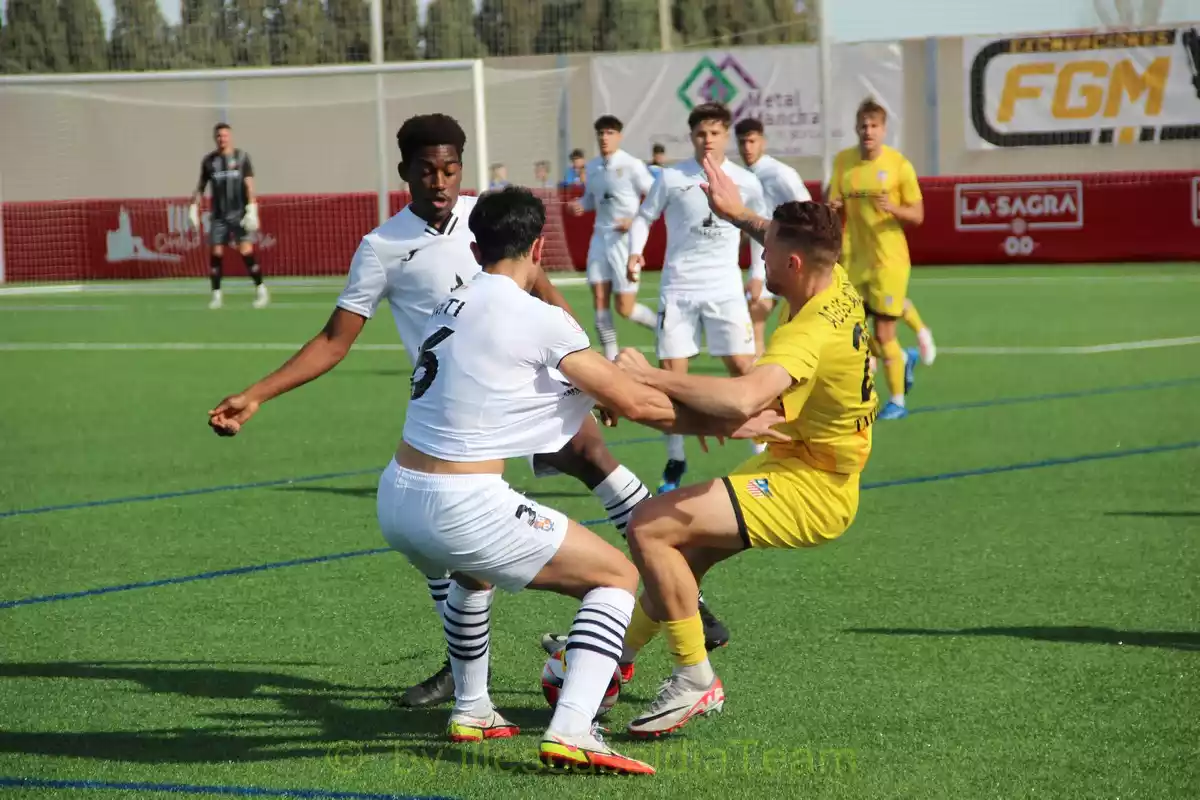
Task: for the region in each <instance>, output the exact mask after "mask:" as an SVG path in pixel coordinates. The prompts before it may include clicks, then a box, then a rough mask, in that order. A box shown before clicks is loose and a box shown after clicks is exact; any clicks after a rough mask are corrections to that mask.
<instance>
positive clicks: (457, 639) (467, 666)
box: [443, 581, 494, 715]
mask: <svg viewBox="0 0 1200 800" xmlns="http://www.w3.org/2000/svg"><path fill="white" fill-rule="evenodd" d="M493 593H494V590H493V589H488V590H486V591H482V592H480V591H472V590H470V589H464V588H463V587H462V586H459V585H458V582H457V581H451V582H450V590H449V592H448V593H447V596H446V610H445V613H444V615H443V620H444V623H445V624H444V626H443V630H445V632H446V649H447V650H449V652H450V668H451V670H452V671H453V672H454V710H455V711H456V712H461V713H466V714H475V715H483V714H485V713H487V711H488V710H489V709H490V708H491V705H492V701H491V698H490V697H488V686H487V682H488V651H489V649H490V648H489V644H490V638H489V636H488V631H489V628H490V621H491V608H492V595H493Z"/></svg>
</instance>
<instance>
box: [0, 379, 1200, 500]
mask: <svg viewBox="0 0 1200 800" xmlns="http://www.w3.org/2000/svg"><path fill="white" fill-rule="evenodd" d="M1194 383H1200V376H1193V377H1190V378H1179V379H1176V380H1169V381H1155V382H1153V383H1135V384H1132V385H1129V386H1106V387H1101V388H1099V389H1081V390H1079V391H1072V392H1055V393H1051V394H1032V395H1018V396H1016V397H997V398H994V399H991V400H978V401H972V402H967V403H947V404H943V405H936V406H915V407H913V408H910V409H909V411H908V413H909V414H910V415H911V414H938V413H943V412H946V411H965V410H969V409H976V408H991V407H993V406H1010V405H1020V404H1024V403H1040V402H1043V401H1046V400H1066V399H1074V398H1080V397H1092V396H1100V395H1110V394H1124V393H1126V392H1146V391H1151V390H1154V389H1169V388H1172V387H1177V386H1186V385H1189V384H1194ZM662 438H663V437H662V434H658V435H656V436H639V437H635V438H631V439H617V440H615V441H612V442H608V446H609V447H623V446H626V445H633V444H648V443H651V442H660V441H662ZM380 471H381V470H380V468H379V467H373V468H370V469H357V470H350V471H348V472H330V473H326V474H324V475H302V476H300V477H298V478H278V479H275V480H270V481H256V482H254V483H233V484H229V485H226V486H209V487H206V488H203V489H182V490H180V491H176V492H161V493H159V494H145V495H134V496H132V497H112V498H109V499H107V500H89V501H86V502H82V503H65V504H63V505H55V506H40V507H38V508H18V509H12V510H10V511H0V519H4V518H6V517H21V516H28V515H32V514H49V513H51V512H55V511H75V510H78V509H81V508H99V507H101V506H117V505H124V504H126V503H148V502H151V501H155V500H171V499H174V498H177V497H192V496H195V495H204V494H213V493H216V492H236V491H242V490H244V489H269V488H271V487H274V486H286V485H287V484H292V483H314V482H316V481H324V480H333V479H335V478H353V477H356V476H359V475H370V474H375V475H378V474H379V472H380Z"/></svg>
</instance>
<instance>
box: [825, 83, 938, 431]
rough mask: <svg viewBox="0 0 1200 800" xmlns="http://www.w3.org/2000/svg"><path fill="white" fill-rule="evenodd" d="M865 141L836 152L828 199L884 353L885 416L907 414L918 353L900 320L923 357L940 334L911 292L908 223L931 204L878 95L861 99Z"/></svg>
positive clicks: (929, 359) (859, 128) (860, 129)
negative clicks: (891, 136)
mask: <svg viewBox="0 0 1200 800" xmlns="http://www.w3.org/2000/svg"><path fill="white" fill-rule="evenodd" d="M855 130H856V132H857V133H858V146H857V147H851V148H849V149H847V150H843V151H842V152H840V153H838V154H837V157H836V158H835V159H834V160H833V175H832V177H831V178H830V181H829V202H830V205H832V206H833V207H834V208H836V209H838V210H839V211H841V212H842V215H843V217H844V218H845V223H846V232H845V237H844V238H843V240H842V263H843V264H844V265H846V269H847V272H848V273H849V275H850V281H851V283H853V284H854V286H855V287H856V288H857V289H858V291H859V293H860V294H861V295H862V296H863V300H865V301H866V304H867V311H868V312H869V313H870V315H871V316H872V317H873V318H874V320H875V349H876V353H875V354H876V355H877V356H882V360H883V365H884V372H885V374H886V375H887V382H888V390H889V391H890V392H891V400H890V401H889V402H888V404H887V406H886V407H885V408H884V409H883V412H882V413H881V414H880V415H879V417H880V419H900V418H902V417H905V416H907V414H908V411H907V409H906V407H905V400H904V396H905V394H906V392H907V390H908V389H910V388H911V387H912V379H913V368H914V367H915V366H916V358H917V354H916V353H915V352H907V353H906V352H905V351H903V350H902V349H901V348H900V342H899V340H898V339H897V338H896V320H897V319H900V318H904V319H905V321H906V322H907V323H908V324H909V325H911V326H912V328H913V330H915V331H916V332H917V341H918V342H919V343H920V345H921V358H922V360H923V361H925V363H926V364H931V363H933V358H934V354H935V350H934V345H933V334H932V333H931V332H930V330H929V329H928V328H927V327H925V324H924V323H923V322H922V321H921V317H920V315H919V314H918V313H917V309H916V306H914V305H913V304H912V302H911V301H909V300H908V277H909V272H910V270H911V267H912V264H911V262H910V261H909V257H908V240H907V239H906V238H905V236H904V226H905V225H920V224H921V223H922V222H923V221H924V220H925V204H924V201H923V200H922V197H921V187H920V186H919V185H918V184H917V173H916V171H915V170H914V169H913V166H912V164H911V163H910V162H909V160H908V159H907V158H905V157H904V156H903V155H901V154H900V152H899V151H897V150H894V149H892V148H891V147H888V146H887V145H885V144H884V143H883V140H884V137H885V136H886V134H887V111H886V110H884V108H883V107H882V106H880V105H879V104H878V103H876V102H875V101H873V100H866V101H864V102H863V103H862V105H860V106H859V107H858V113H857V118H856V120H855Z"/></svg>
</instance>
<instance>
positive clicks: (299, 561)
mask: <svg viewBox="0 0 1200 800" xmlns="http://www.w3.org/2000/svg"><path fill="white" fill-rule="evenodd" d="M390 552H391V548H390V547H375V548H372V549H370V550H353V551H351V552H349V553H333V554H331V555H327V556H313V557H312V558H293V559H290V560H288V561H274V562H272V563H270V564H256V565H253V566H249V567H234V568H232V569H218V570H213V571H212V572H201V573H198V574H196V575H184V576H182V577H178V578H162V579H161V580H156V581H139V582H137V583H123V584H121V585H119V586H103V587H101V588H99V589H86V590H84V591H81V592H63V593H62V594H45V595H41V596H39V597H26V598H24V599H22V600H5V601H3V602H0V609H5V608H16V607H17V606H32V605H36V604H37V603H53V602H55V601H56V600H75V599H77V598H80V597H91V596H92V595H97V594H112V593H113V592H128V591H130V590H131V589H152V588H154V587H155V586H170V585H172V584H176V583H191V582H192V581H207V580H211V579H213V578H227V577H229V576H230V575H249V574H250V573H252V572H265V571H266V570H269V569H281V568H283V567H299V566H303V565H304V564H323V563H325V562H326V561H341V560H342V559H345V558H357V557H358V556H374V555H379V554H380V553H390Z"/></svg>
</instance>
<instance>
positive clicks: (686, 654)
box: [663, 611, 708, 667]
mask: <svg viewBox="0 0 1200 800" xmlns="http://www.w3.org/2000/svg"><path fill="white" fill-rule="evenodd" d="M663 627H664V628H666V629H667V645H668V646H669V647H670V649H671V655H672V656H674V657H675V663H676V664H678V665H679V666H681V667H691V666H694V665H696V664H702V663H704V662H705V661H707V660H708V651H707V650H705V649H704V623H703V622H701V621H700V612H699V611H697V612H696V613H695V614H693V615H692V616H690V617H688V618H687V619H677V620H673V621H667V622H664V623H663Z"/></svg>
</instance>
